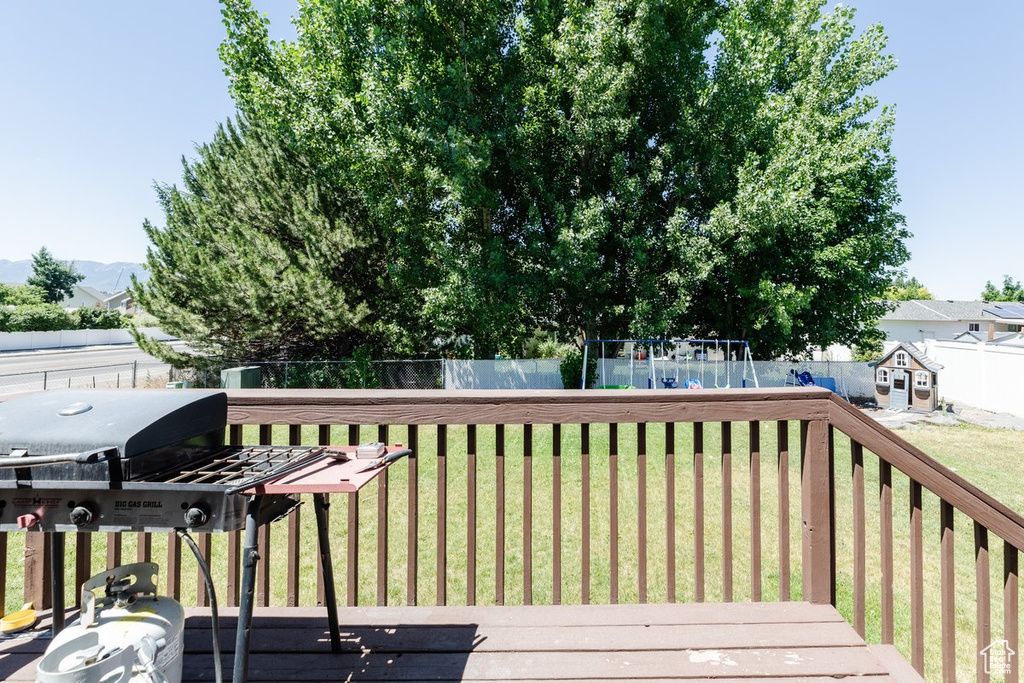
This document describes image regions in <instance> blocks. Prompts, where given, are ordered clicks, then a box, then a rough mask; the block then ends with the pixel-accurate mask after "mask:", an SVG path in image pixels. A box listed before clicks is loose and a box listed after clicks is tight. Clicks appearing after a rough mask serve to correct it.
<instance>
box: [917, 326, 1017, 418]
mask: <svg viewBox="0 0 1024 683" xmlns="http://www.w3.org/2000/svg"><path fill="white" fill-rule="evenodd" d="M925 353H926V354H927V356H928V357H929V358H931V359H932V360H933V361H935V362H936V363H938V364H940V365H942V369H941V370H939V383H938V386H939V395H940V396H941V397H942V398H944V399H945V400H946V401H947V402H952V403H958V402H959V403H962V404H965V405H969V406H972V407H975V408H981V409H982V410H989V411H992V412H995V413H1012V414H1014V415H1022V416H1024V391H1022V390H1021V387H1022V385H1024V346H1010V345H1005V344H986V343H984V342H957V341H932V340H929V341H928V342H927V343H926V349H925Z"/></svg>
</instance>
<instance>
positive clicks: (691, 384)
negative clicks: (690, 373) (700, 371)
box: [683, 379, 704, 389]
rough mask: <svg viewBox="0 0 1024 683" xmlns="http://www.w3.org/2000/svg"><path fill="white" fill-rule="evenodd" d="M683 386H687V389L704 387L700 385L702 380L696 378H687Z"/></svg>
mask: <svg viewBox="0 0 1024 683" xmlns="http://www.w3.org/2000/svg"><path fill="white" fill-rule="evenodd" d="M683 386H684V387H686V388H687V389H703V388H704V387H702V386H701V385H700V380H696V379H688V380H686V381H685V382H684V383H683Z"/></svg>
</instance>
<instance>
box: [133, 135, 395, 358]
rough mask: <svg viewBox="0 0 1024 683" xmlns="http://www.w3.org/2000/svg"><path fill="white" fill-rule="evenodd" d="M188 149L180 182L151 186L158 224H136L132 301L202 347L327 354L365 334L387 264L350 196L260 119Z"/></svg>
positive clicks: (274, 354)
mask: <svg viewBox="0 0 1024 683" xmlns="http://www.w3.org/2000/svg"><path fill="white" fill-rule="evenodd" d="M197 152H198V158H197V159H196V160H195V161H191V162H190V161H187V160H183V162H182V163H183V166H184V179H183V186H182V187H181V188H178V187H177V186H173V185H170V186H168V185H162V186H158V188H157V193H158V195H159V198H160V202H161V204H162V206H163V209H164V213H165V217H166V226H165V227H162V228H160V227H157V226H154V225H153V224H151V223H149V222H148V221H147V222H146V223H145V226H144V227H145V230H146V233H147V235H148V236H149V238H150V240H151V241H152V243H153V246H152V247H151V248H150V250H149V253H148V257H147V261H146V266H147V268H148V270H149V271H150V273H151V279H150V280H149V281H148V282H145V283H142V282H139V281H138V280H137V279H135V278H133V280H132V292H133V295H134V296H135V298H136V300H137V302H138V303H139V305H140V306H141V307H142V308H144V309H145V310H146V311H148V312H149V313H152V314H153V315H155V316H157V317H158V318H159V319H160V321H161V325H162V327H163V328H164V329H165V330H166V331H167V332H170V333H171V334H175V335H178V336H180V337H181V338H183V339H187V340H189V342H191V345H192V346H193V348H194V350H195V351H197V352H199V354H200V355H201V356H207V357H208V356H215V357H225V358H230V359H254V358H314V357H324V356H327V357H331V356H337V355H347V354H348V353H350V352H351V351H352V350H353V349H354V348H355V347H356V346H358V345H360V344H362V343H366V340H367V338H368V337H370V336H372V335H373V333H374V321H373V319H372V316H370V313H369V307H368V306H367V302H366V299H367V297H369V296H372V295H373V292H374V291H375V289H377V281H378V280H379V279H383V278H386V269H385V265H384V263H383V259H382V258H381V256H380V255H379V254H378V253H376V251H375V250H374V249H373V242H372V240H364V239H363V238H362V237H361V236H360V235H359V234H358V232H357V230H356V229H355V228H354V227H353V226H357V225H359V224H361V222H362V220H361V217H360V216H359V208H358V203H356V204H357V205H356V206H355V207H354V206H353V202H352V201H350V198H349V197H348V196H347V195H346V194H345V192H344V191H342V190H339V189H338V188H336V187H334V186H332V185H331V184H330V183H325V182H323V180H322V179H321V178H319V177H318V171H317V168H316V167H315V164H313V163H311V162H310V161H309V159H308V158H306V157H305V156H303V155H302V154H300V153H297V152H296V151H295V150H294V149H293V148H292V147H291V146H290V145H289V144H288V142H287V141H286V140H284V139H282V138H281V137H280V136H278V135H277V134H276V132H275V131H273V130H270V129H267V128H266V127H265V126H262V125H259V124H255V125H249V124H248V123H246V122H244V121H243V122H239V123H237V124H236V123H232V122H228V123H227V124H226V125H223V126H221V127H219V128H218V130H217V132H216V134H215V135H214V137H213V141H212V142H210V143H209V144H205V145H202V146H201V147H199V148H198V150H197ZM140 341H141V343H142V344H143V346H144V347H146V348H147V349H148V350H151V351H154V352H156V353H157V354H159V355H161V356H163V357H165V358H169V359H172V360H176V361H180V362H189V361H188V359H187V358H183V357H180V356H178V357H175V356H174V354H173V353H172V352H171V351H170V350H169V349H168V348H167V347H163V346H161V345H158V344H155V343H153V342H150V341H147V340H145V339H142V340H140Z"/></svg>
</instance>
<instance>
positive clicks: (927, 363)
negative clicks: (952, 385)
mask: <svg viewBox="0 0 1024 683" xmlns="http://www.w3.org/2000/svg"><path fill="white" fill-rule="evenodd" d="M900 349H902V350H904V351H906V352H907V353H909V354H910V355H911V356H912V357H913V358H914V360H916V361H917V362H918V363H920V364H921V365H923V366H924V367H926V368H928V369H929V370H931V371H932V372H938V371H939V370H941V369H942V366H941V365H939V364H938V363H936V362H935V361H933V360H932V359H931V358H929V357H928V356H926V355H924V354H923V353H921V350H920V349H918V348H917V347H916V346H914V345H913V344H907V343H905V342H900V343H898V344H896V345H895V346H893V347H892V348H891V349H889V350H888V351H886V352H885V353H883V354H882V357H881V358H879V359H878V363H876V365H881V364H882V363H884V362H885V361H887V360H889V358H890V357H891V356H892V354H894V353H896V352H897V351H899V350H900Z"/></svg>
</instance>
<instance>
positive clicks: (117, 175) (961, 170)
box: [0, 0, 1024, 299]
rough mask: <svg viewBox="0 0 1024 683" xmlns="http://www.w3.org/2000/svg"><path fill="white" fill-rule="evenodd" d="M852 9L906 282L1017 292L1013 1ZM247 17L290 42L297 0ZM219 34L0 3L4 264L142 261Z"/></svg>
mask: <svg viewBox="0 0 1024 683" xmlns="http://www.w3.org/2000/svg"><path fill="white" fill-rule="evenodd" d="M832 4H833V3H830V6H831V5H832ZM849 4H852V5H854V6H855V7H857V8H858V13H857V23H858V26H861V27H863V26H866V25H868V24H869V23H875V22H881V23H882V24H883V25H884V26H885V28H886V31H887V33H888V35H889V38H890V41H889V48H890V51H891V52H892V53H893V54H894V55H895V56H896V57H897V59H898V60H899V64H900V66H899V67H898V68H897V70H896V71H895V72H894V73H893V74H892V75H891V76H890V77H889V78H888V79H886V81H884V82H883V83H881V84H880V85H879V86H878V88H877V91H878V93H879V94H880V96H881V97H882V100H883V102H886V103H890V104H894V105H896V107H897V128H896V135H895V146H894V151H895V153H896V156H897V158H898V160H899V185H900V192H901V194H902V196H903V203H902V205H901V207H900V208H901V211H902V212H903V213H904V214H905V215H906V216H907V224H908V227H909V228H910V230H911V231H912V232H913V233H914V238H913V239H912V240H911V241H910V243H909V247H910V250H911V252H912V259H911V261H910V263H909V264H908V270H909V273H910V274H911V275H915V276H916V277H918V278H919V279H920V280H921V281H922V282H923V283H924V284H925V285H926V286H927V287H928V288H929V289H931V291H932V292H933V293H934V294H935V295H936V296H937V297H941V298H956V299H970V298H974V297H976V296H977V295H978V294H979V293H980V291H981V288H982V287H983V286H984V284H985V281H986V280H992V281H994V282H999V283H1001V282H1002V277H1003V274H1010V275H1012V276H1013V277H1014V278H1015V279H1024V261H1022V259H1021V253H1022V247H1024V236H1022V230H1021V228H1022V220H1021V215H1022V206H1021V205H1022V202H1024V126H1022V123H1021V120H1022V111H1024V106H1022V105H1024V87H1022V86H1024V51H1022V50H1021V49H1020V47H1019V40H1018V34H1019V31H1020V27H1021V26H1024V2H1020V0H988V1H986V2H984V3H973V4H965V3H963V2H959V1H954V0H938V1H931V2H924V1H923V0H854V1H853V2H851V3H849ZM258 6H259V7H260V8H261V9H262V10H263V11H267V12H270V13H271V18H272V21H273V24H274V26H273V29H272V30H273V33H274V34H277V35H282V34H283V35H288V34H290V33H291V31H290V29H288V27H287V24H286V22H287V19H288V17H289V16H290V15H291V14H292V13H293V12H294V3H293V2H287V1H286V0H263V1H262V2H259V3H258ZM222 36H223V26H222V25H221V22H220V8H219V6H218V5H217V4H216V3H214V2H213V1H212V0H189V1H187V2H177V1H176V2H169V1H163V2H155V1H152V0H144V1H143V0H117V1H114V0H101V1H100V2H95V3H81V2H64V3H59V4H58V5H56V6H55V5H53V4H52V3H37V2H29V1H27V0H22V1H21V2H15V1H14V0H0V64H2V65H3V68H2V70H0V259H3V258H6V259H10V260H19V259H25V258H28V257H29V256H30V255H31V254H32V253H33V252H35V251H37V250H38V249H39V247H40V246H46V247H48V248H49V249H50V250H51V251H52V252H53V253H54V254H55V255H56V256H57V257H58V258H62V259H68V260H71V259H82V260H95V261H108V262H109V261H142V260H143V259H144V257H145V252H146V246H147V240H146V237H145V234H144V233H143V232H142V228H141V225H142V221H143V219H144V218H149V219H150V220H152V221H154V222H155V223H157V224H162V214H161V212H160V209H159V207H158V206H157V204H156V201H155V194H154V192H153V189H152V187H153V183H154V181H159V182H177V181H179V179H180V177H181V165H180V159H181V156H182V155H188V156H191V155H192V150H193V147H194V145H195V143H197V142H203V141H206V140H208V139H210V137H211V134H212V132H213V130H214V128H215V126H216V124H217V123H218V122H220V121H223V120H224V119H226V118H227V117H228V116H230V115H231V114H232V112H233V110H234V107H233V105H232V102H231V99H230V98H229V97H228V94H227V80H226V78H225V77H224V75H223V72H222V70H221V65H220V62H219V60H218V58H217V46H218V44H219V43H220V41H221V39H222Z"/></svg>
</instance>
